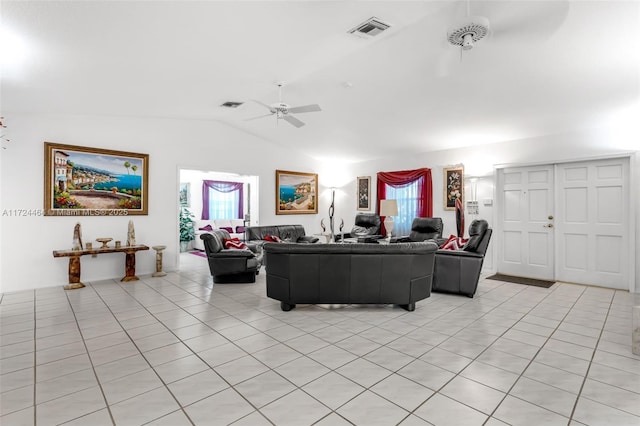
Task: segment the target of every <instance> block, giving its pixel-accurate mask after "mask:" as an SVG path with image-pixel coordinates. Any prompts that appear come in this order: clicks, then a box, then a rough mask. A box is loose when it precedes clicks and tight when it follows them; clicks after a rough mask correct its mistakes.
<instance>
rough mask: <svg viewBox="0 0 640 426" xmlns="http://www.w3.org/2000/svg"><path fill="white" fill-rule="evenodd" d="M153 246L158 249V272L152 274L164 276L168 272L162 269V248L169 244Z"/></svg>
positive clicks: (153, 275)
mask: <svg viewBox="0 0 640 426" xmlns="http://www.w3.org/2000/svg"><path fill="white" fill-rule="evenodd" d="M151 248H152V249H154V250H155V251H156V272H154V273H153V274H151V276H152V277H164V276H165V275H167V273H166V272H164V271H163V270H162V250H164V249H166V248H167V246H153V247H151Z"/></svg>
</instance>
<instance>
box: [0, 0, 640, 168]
mask: <svg viewBox="0 0 640 426" xmlns="http://www.w3.org/2000/svg"><path fill="white" fill-rule="evenodd" d="M467 9H469V12H470V14H471V15H481V16H484V17H486V18H488V19H489V21H490V24H491V33H490V35H489V36H488V37H486V38H485V39H483V40H480V41H479V42H478V43H477V44H476V46H475V48H474V49H472V50H470V51H464V52H463V53H462V54H461V51H460V49H459V48H456V47H454V46H451V45H448V44H447V42H446V34H447V30H448V29H450V28H452V27H454V26H455V24H456V23H457V22H460V20H464V18H465V16H466V15H467ZM1 12H2V26H3V31H4V32H5V34H7V32H9V33H11V34H13V35H14V36H15V37H17V40H21V41H22V43H24V45H23V47H24V52H23V53H22V56H21V58H18V59H17V60H14V61H7V60H6V59H7V53H6V52H8V51H7V50H5V49H4V48H3V50H4V51H5V54H4V56H5V58H4V59H5V62H6V63H5V64H4V68H3V74H2V93H1V101H2V110H3V114H4V115H8V114H10V113H11V112H30V113H32V112H33V113H59V114H67V113H68V114H100V115H110V116H131V117H163V118H167V119H174V118H177V119H192V120H215V121H220V122H223V123H226V124H228V125H230V126H232V127H234V128H237V129H239V130H242V131H246V132H248V133H251V134H254V135H258V136H260V137H262V138H264V139H266V140H269V141H272V142H274V143H277V144H279V145H282V146H286V147H291V148H295V149H301V150H304V151H305V152H307V153H308V154H309V155H311V156H314V157H319V158H323V157H335V156H336V155H338V156H341V157H343V158H344V159H351V160H357V159H370V158H375V157H379V156H385V155H389V154H390V153H405V152H406V153H407V154H408V155H411V153H414V152H427V151H432V150H440V149H446V148H453V147H461V146H469V145H475V144H482V143H491V142H502V141H509V140H517V139H522V138H527V137H535V136H542V135H546V134H556V133H567V132H574V131H581V130H584V129H586V128H589V127H590V126H594V125H597V124H599V123H600V122H604V121H606V120H608V119H609V118H610V116H611V114H612V113H613V112H615V111H616V110H619V109H624V108H627V107H628V106H630V105H632V104H637V102H638V99H639V94H640V84H639V76H640V49H638V44H637V41H638V30H639V29H640V4H639V3H638V2H635V1H611V0H608V1H593V2H590V1H571V2H569V1H515V0H512V1H475V0H472V1H470V2H465V1H461V2H460V1H406V2H402V1H277V2H276V1H260V2H238V1H195V2H187V1H153V2H152V1H140V2H130V1H105V2H94V1H66V2H56V1H46V2H32V1H5V0H3V1H2V11H1ZM372 16H375V17H377V18H379V19H381V20H383V21H385V22H388V23H389V24H391V28H390V29H389V30H387V31H385V32H383V33H381V34H379V35H378V36H376V37H373V38H362V37H358V36H355V35H351V34H348V33H347V31H348V30H349V29H351V28H353V27H355V26H356V25H358V24H359V23H361V22H363V21H364V20H366V19H368V18H370V17H372ZM6 40H7V38H6V37H5V42H6ZM12 44H13V47H19V45H20V43H18V41H15V42H12ZM5 47H6V45H5ZM2 56H3V53H1V52H0V57H2ZM278 81H285V82H286V84H285V86H284V88H283V91H282V98H283V101H284V102H286V103H288V104H290V105H292V106H298V105H307V104H319V105H320V106H321V108H322V112H312V113H305V114H298V115H296V117H297V118H298V119H300V120H302V121H304V122H305V123H306V125H305V126H303V127H300V128H295V127H293V126H291V125H290V124H289V123H287V122H284V121H279V122H277V120H276V119H275V118H274V117H265V118H261V119H255V120H248V119H250V118H253V117H256V116H260V115H264V114H268V113H269V111H268V110H267V109H266V108H264V106H263V105H260V104H259V103H258V102H254V100H257V101H259V102H262V103H265V104H272V103H274V102H276V101H278V90H277V87H276V85H275V83H276V82H278ZM225 101H239V102H244V104H243V105H242V106H240V107H238V108H236V109H228V108H223V107H221V106H220V105H221V104H222V103H223V102H225ZM212 138H215V135H212Z"/></svg>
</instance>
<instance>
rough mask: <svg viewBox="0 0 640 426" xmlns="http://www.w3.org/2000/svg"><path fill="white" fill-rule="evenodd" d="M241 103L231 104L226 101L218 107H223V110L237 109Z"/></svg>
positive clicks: (231, 102)
mask: <svg viewBox="0 0 640 426" xmlns="http://www.w3.org/2000/svg"><path fill="white" fill-rule="evenodd" d="M243 103H244V102H233V101H227V102H225V103H223V104H222V105H220V106H222V107H225V108H238V107H239V106H240V105H242V104H243Z"/></svg>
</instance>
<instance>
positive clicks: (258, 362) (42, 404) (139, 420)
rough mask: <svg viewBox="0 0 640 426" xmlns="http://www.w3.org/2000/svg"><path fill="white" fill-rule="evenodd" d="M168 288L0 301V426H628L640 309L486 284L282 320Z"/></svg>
mask: <svg viewBox="0 0 640 426" xmlns="http://www.w3.org/2000/svg"><path fill="white" fill-rule="evenodd" d="M181 264H182V268H181V269H182V271H183V272H181V273H170V274H169V275H167V276H166V277H164V278H151V277H143V278H142V279H141V280H140V281H138V282H132V283H120V282H119V281H116V280H107V281H101V282H93V283H90V285H88V286H87V287H86V288H84V289H81V290H73V291H64V290H63V289H62V288H60V287H56V288H47V289H41V290H35V291H34V290H30V291H22V292H18V293H11V294H4V295H2V299H1V301H0V319H1V328H0V338H1V342H0V357H1V363H0V365H1V371H0V372H1V376H0V389H1V398H0V416H1V417H0V423H1V424H2V425H8V426H9V425H12V426H13V425H54V424H68V425H92V426H93V425H112V424H117V425H142V424H149V425H170V426H174V425H175V426H179V425H191V424H195V425H218V424H220V425H222V424H234V425H269V424H275V425H296V426H299V425H311V424H318V425H349V424H355V425H397V424H401V425H429V424H433V425H491V426H493V425H505V424H510V425H535V426H538V425H543V424H544V425H548V424H550V425H554V424H558V425H635V426H638V425H640V357H638V356H634V355H633V354H632V353H631V344H630V340H631V323H630V322H631V306H633V305H634V304H639V303H640V295H637V294H635V295H634V294H629V293H628V292H625V291H613V290H607V289H602V288H596V287H585V286H579V285H569V284H556V285H554V286H553V287H551V288H550V289H542V288H537V287H529V286H522V285H517V284H508V283H503V282H499V281H491V280H482V281H481V283H480V286H479V290H478V294H477V295H476V297H475V298H473V299H469V298H467V297H462V296H455V295H444V294H433V295H432V296H431V298H429V299H427V300H425V301H421V302H419V303H417V306H416V310H415V312H406V311H404V310H402V309H400V308H397V307H392V306H323V307H320V306H298V307H297V308H296V309H295V310H293V311H291V312H282V311H281V310H280V306H279V303H278V302H277V301H274V300H271V299H268V298H267V297H266V295H265V275H264V272H263V273H261V274H260V275H259V277H258V282H257V283H255V284H217V285H215V286H214V285H212V284H211V278H210V276H209V272H208V268H207V265H206V260H205V259H203V258H201V257H198V256H193V255H190V254H183V255H182V261H181Z"/></svg>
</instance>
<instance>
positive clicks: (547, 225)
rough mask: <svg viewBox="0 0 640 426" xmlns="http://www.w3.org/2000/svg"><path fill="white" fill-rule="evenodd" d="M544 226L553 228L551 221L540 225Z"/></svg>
mask: <svg viewBox="0 0 640 426" xmlns="http://www.w3.org/2000/svg"><path fill="white" fill-rule="evenodd" d="M542 226H543V227H545V228H553V223H547V224H546V225H542Z"/></svg>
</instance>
